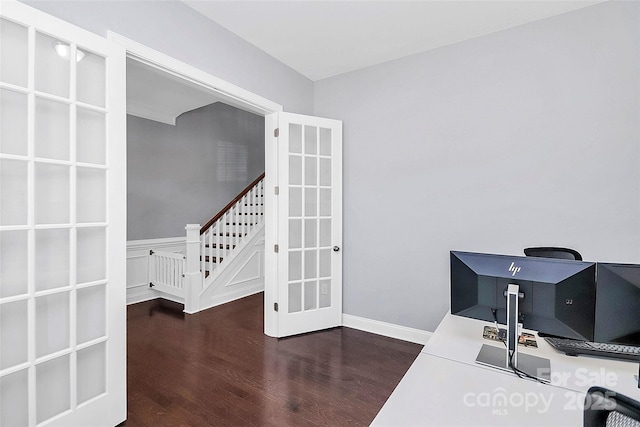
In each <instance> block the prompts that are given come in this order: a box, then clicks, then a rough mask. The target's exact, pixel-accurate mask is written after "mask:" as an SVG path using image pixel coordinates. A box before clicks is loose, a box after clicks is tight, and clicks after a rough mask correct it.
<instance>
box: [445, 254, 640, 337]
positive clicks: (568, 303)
mask: <svg viewBox="0 0 640 427" xmlns="http://www.w3.org/2000/svg"><path fill="white" fill-rule="evenodd" d="M509 284H516V285H518V287H519V292H520V299H519V303H518V305H519V322H520V323H522V324H523V326H524V327H525V328H527V329H532V330H536V331H538V332H542V333H545V334H550V335H557V336H561V337H566V338H573V339H581V340H587V341H593V338H594V319H595V307H596V264H595V263H593V262H583V261H570V260H564V259H551V258H535V257H520V256H508V255H491V254H481V253H471V252H457V251H452V252H451V313H452V314H457V315H460V316H465V317H471V318H474V319H479V320H486V321H489V322H493V321H494V310H495V313H496V317H497V319H496V320H497V322H498V323H502V324H505V323H506V309H507V303H506V298H505V291H506V289H507V287H508V285H509ZM636 291H640V289H637V288H636ZM603 310H604V308H603Z"/></svg>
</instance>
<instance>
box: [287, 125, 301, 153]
mask: <svg viewBox="0 0 640 427" xmlns="http://www.w3.org/2000/svg"><path fill="white" fill-rule="evenodd" d="M289 152H290V153H302V126H301V125H296V124H293V123H291V124H290V125H289Z"/></svg>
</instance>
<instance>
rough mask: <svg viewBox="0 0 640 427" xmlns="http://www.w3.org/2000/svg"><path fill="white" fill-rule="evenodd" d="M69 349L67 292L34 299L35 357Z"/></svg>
mask: <svg viewBox="0 0 640 427" xmlns="http://www.w3.org/2000/svg"><path fill="white" fill-rule="evenodd" d="M67 348H69V292H59V293H57V294H51V295H45V296H41V297H37V298H36V357H42V356H47V355H50V354H52V353H55V352H57V351H60V350H64V349H67Z"/></svg>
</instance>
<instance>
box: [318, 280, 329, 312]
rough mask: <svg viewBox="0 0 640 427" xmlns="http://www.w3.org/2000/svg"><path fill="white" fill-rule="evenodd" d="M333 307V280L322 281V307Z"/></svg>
mask: <svg viewBox="0 0 640 427" xmlns="http://www.w3.org/2000/svg"><path fill="white" fill-rule="evenodd" d="M325 307H331V280H321V281H320V308H325Z"/></svg>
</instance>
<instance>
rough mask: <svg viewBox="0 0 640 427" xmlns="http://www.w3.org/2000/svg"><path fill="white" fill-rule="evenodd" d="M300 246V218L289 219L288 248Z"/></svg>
mask: <svg viewBox="0 0 640 427" xmlns="http://www.w3.org/2000/svg"><path fill="white" fill-rule="evenodd" d="M301 247H302V220H301V219H290V220H289V248H290V249H299V248H301Z"/></svg>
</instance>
